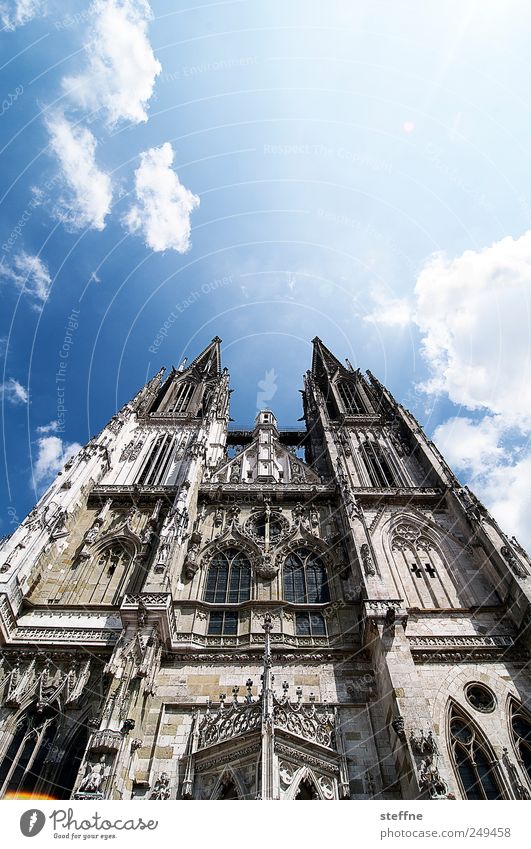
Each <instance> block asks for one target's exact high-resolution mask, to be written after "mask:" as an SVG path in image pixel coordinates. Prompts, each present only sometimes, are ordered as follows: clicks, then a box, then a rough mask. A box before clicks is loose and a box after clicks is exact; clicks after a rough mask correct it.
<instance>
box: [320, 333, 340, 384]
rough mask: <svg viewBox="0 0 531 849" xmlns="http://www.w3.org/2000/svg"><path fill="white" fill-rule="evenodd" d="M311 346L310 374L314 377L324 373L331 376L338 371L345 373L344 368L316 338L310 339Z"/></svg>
mask: <svg viewBox="0 0 531 849" xmlns="http://www.w3.org/2000/svg"><path fill="white" fill-rule="evenodd" d="M312 344H313V358H312V372H313V374H314V375H318V374H321V373H322V372H323V371H324V372H325V374H327V375H329V376H332V375H333V374H335V373H336V372H337V371H338V370H341V371H346V369H345V366H344V365H343V364H342V363H340V362H339V360H338V359H337V357H335V356H334V354H333V353H332V351H330V350H329V349H328V348H327V347H326V345H325V344H324V342H322V340H321V339H319V337H318V336H316V337H315V339H312Z"/></svg>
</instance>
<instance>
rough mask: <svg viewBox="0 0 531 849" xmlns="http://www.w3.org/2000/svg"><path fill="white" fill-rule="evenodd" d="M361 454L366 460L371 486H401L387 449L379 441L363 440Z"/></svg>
mask: <svg viewBox="0 0 531 849" xmlns="http://www.w3.org/2000/svg"><path fill="white" fill-rule="evenodd" d="M361 455H362V457H363V460H364V461H365V468H366V469H367V474H368V476H369V480H370V485H371V486H384V487H388V486H400V481H399V480H398V476H397V474H396V473H395V471H394V469H393V468H392V467H391V464H390V462H389V459H388V457H387V456H386V453H385V451H384V450H383V449H382V447H381V446H380V445H379V444H378V443H377V442H373V441H372V440H371V439H366V440H365V442H362V444H361Z"/></svg>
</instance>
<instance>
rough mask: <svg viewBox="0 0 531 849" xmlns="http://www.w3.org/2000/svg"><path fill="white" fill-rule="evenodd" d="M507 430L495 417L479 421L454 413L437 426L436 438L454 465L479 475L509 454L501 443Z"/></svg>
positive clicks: (444, 453)
mask: <svg viewBox="0 0 531 849" xmlns="http://www.w3.org/2000/svg"><path fill="white" fill-rule="evenodd" d="M503 430H504V428H503V424H502V423H501V422H500V420H499V419H497V418H495V417H494V416H484V417H483V418H482V419H480V420H478V421H474V420H472V419H470V418H468V417H467V416H454V417H453V418H450V419H448V420H447V421H445V422H443V424H440V425H439V426H438V427H437V428H436V429H435V431H434V434H433V439H434V441H435V442H436V443H437V445H438V447H439V448H440V450H441V451H442V454H443V456H444V457H445V459H446V460H447V461H448V463H449V464H450V466H451V467H452V468H454V469H458V470H460V471H466V472H467V473H468V474H470V475H472V477H475V476H477V475H483V474H485V472H486V471H487V470H491V469H492V468H493V467H494V466H495V465H496V464H497V463H498V462H500V461H501V460H503V459H504V458H505V457H506V452H505V451H504V449H503V448H502V446H501V445H500V437H501V436H502V434H503Z"/></svg>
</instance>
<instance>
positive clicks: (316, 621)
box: [295, 611, 326, 637]
mask: <svg viewBox="0 0 531 849" xmlns="http://www.w3.org/2000/svg"><path fill="white" fill-rule="evenodd" d="M295 632H296V634H297V636H298V637H326V626H325V621H324V616H323V614H322V613H310V612H309V611H308V612H306V611H305V612H301V613H297V614H296V615H295Z"/></svg>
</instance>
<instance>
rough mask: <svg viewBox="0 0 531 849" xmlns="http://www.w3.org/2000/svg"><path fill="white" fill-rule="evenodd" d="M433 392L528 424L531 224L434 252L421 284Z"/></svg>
mask: <svg viewBox="0 0 531 849" xmlns="http://www.w3.org/2000/svg"><path fill="white" fill-rule="evenodd" d="M415 292H416V298H417V310H416V315H415V321H416V323H417V325H418V326H419V328H420V330H421V332H422V334H423V338H422V351H423V355H424V357H425V358H426V361H427V363H428V365H429V366H430V367H431V371H432V376H431V379H430V380H429V381H428V382H427V384H426V385H425V387H424V388H425V389H427V390H428V391H429V392H436V393H439V392H442V393H446V394H447V395H448V397H449V398H450V400H452V401H453V402H454V403H456V404H464V405H465V406H467V407H468V408H469V409H471V410H477V409H481V408H483V409H485V410H489V411H491V412H493V413H495V414H496V415H499V416H501V417H502V418H503V420H504V422H505V423H506V424H507V425H508V426H509V425H511V424H514V425H516V426H520V427H525V428H528V427H531V346H530V341H529V340H530V339H531V317H530V316H531V231H529V232H527V233H525V234H524V235H523V236H522V237H521V238H519V239H512V238H510V237H508V238H506V239H502V240H501V241H500V242H496V243H494V244H493V245H491V246H490V247H488V248H485V249H483V250H480V251H465V253H463V254H462V255H461V256H459V257H457V258H456V259H449V258H448V257H447V256H446V255H444V254H437V255H435V256H434V257H432V258H431V259H430V261H429V262H428V263H426V265H425V266H424V268H423V270H422V271H421V273H420V275H419V278H418V280H417V284H416V289H415Z"/></svg>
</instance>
